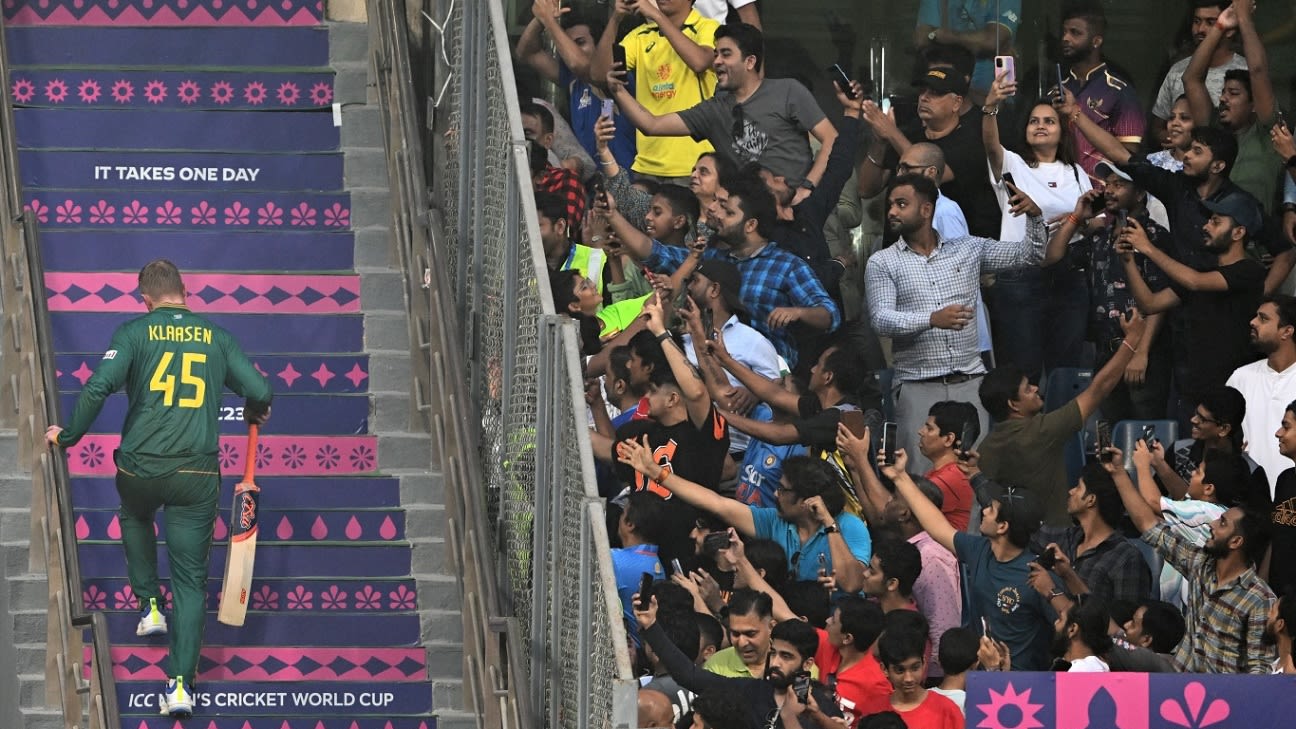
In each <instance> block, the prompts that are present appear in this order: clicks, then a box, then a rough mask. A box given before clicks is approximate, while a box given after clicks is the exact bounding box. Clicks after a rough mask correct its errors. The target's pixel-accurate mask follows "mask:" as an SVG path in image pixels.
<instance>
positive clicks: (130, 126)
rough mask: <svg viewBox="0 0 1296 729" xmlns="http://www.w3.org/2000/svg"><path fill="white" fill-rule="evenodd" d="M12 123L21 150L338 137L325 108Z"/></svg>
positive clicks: (244, 148)
mask: <svg viewBox="0 0 1296 729" xmlns="http://www.w3.org/2000/svg"><path fill="white" fill-rule="evenodd" d="M177 114H183V115H184V116H176V115H177ZM14 124H15V126H16V129H17V138H18V146H19V147H20V148H22V149H94V150H103V149H134V150H168V149H180V150H186V151H190V152H279V153H286V152H336V151H337V150H338V149H340V147H339V146H338V145H339V141H340V140H341V132H340V130H339V128H338V127H335V126H333V114H332V113H331V112H329V111H325V110H320V111H294V112H287V111H285V112H278V113H273V114H268V113H266V112H264V111H193V110H180V109H172V110H167V109H161V110H157V109H112V110H109V109H15V110H14Z"/></svg>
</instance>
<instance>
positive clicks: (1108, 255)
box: [1044, 162, 1170, 423]
mask: <svg viewBox="0 0 1296 729" xmlns="http://www.w3.org/2000/svg"><path fill="white" fill-rule="evenodd" d="M1095 172H1096V174H1097V175H1098V177H1099V178H1100V179H1102V180H1103V182H1104V183H1105V184H1104V185H1103V189H1102V191H1101V192H1099V191H1098V190H1093V191H1091V192H1088V193H1085V194H1084V195H1081V196H1080V199H1079V200H1077V201H1076V207H1075V212H1073V213H1072V214H1071V215H1068V216H1067V217H1066V218H1065V219H1063V221H1062V225H1061V226H1060V227H1059V228H1058V229H1057V231H1056V232H1054V233H1053V238H1052V240H1050V241H1049V247H1048V250H1047V251H1046V252H1045V253H1044V265H1045V266H1049V265H1052V264H1053V263H1056V262H1057V261H1060V260H1061V259H1062V258H1063V257H1064V256H1067V255H1069V254H1068V250H1069V249H1070V250H1074V251H1075V252H1076V253H1078V254H1079V255H1081V256H1083V265H1084V267H1085V268H1086V269H1088V271H1089V338H1090V341H1092V342H1093V344H1094V355H1095V356H1094V364H1093V368H1094V370H1095V371H1097V370H1101V369H1102V368H1103V366H1104V365H1106V364H1107V362H1108V360H1110V359H1111V358H1112V357H1114V356H1115V355H1116V352H1117V350H1118V349H1120V347H1121V337H1122V332H1121V327H1120V319H1121V317H1123V316H1125V313H1126V312H1128V311H1129V310H1130V309H1131V308H1133V306H1134V297H1133V296H1132V295H1131V294H1130V291H1129V286H1128V285H1127V284H1126V282H1125V269H1124V267H1123V266H1122V265H1121V256H1120V254H1118V253H1117V252H1116V245H1115V244H1116V239H1117V238H1118V237H1119V236H1120V235H1121V233H1123V232H1124V229H1125V226H1124V221H1125V220H1126V219H1127V218H1133V219H1135V220H1137V221H1139V223H1140V224H1141V225H1142V226H1143V230H1144V231H1146V232H1147V235H1148V239H1149V240H1150V241H1151V242H1152V245H1154V246H1156V247H1158V248H1159V247H1161V246H1165V245H1169V242H1170V231H1168V230H1166V229H1165V228H1163V227H1162V226H1160V225H1158V224H1157V223H1155V222H1153V221H1152V218H1151V217H1150V216H1149V215H1148V210H1147V192H1146V191H1144V190H1143V189H1142V188H1140V187H1139V186H1138V185H1136V184H1134V181H1133V180H1131V179H1130V176H1129V174H1128V173H1126V172H1124V171H1122V170H1121V169H1119V168H1117V167H1115V166H1114V165H1112V164H1111V163H1109V162H1099V163H1098V167H1097V169H1096V170H1095ZM1099 203H1101V204H1102V208H1101V214H1099V212H1100V211H1099V208H1098V205H1099ZM1091 221H1094V223H1095V224H1091ZM1097 221H1101V222H1100V223H1098V222H1097ZM1077 233H1079V234H1081V235H1082V238H1081V239H1080V241H1079V243H1077V244H1076V245H1075V246H1074V247H1072V246H1071V245H1070V241H1071V239H1072V238H1073V237H1074V236H1075V235H1076V234H1077ZM1135 259H1136V261H1135V262H1136V264H1137V265H1138V267H1139V271H1140V272H1141V273H1142V275H1143V280H1144V281H1145V282H1147V285H1148V288H1150V289H1151V290H1153V291H1160V290H1161V289H1163V288H1165V286H1166V281H1165V275H1164V274H1162V273H1161V269H1159V268H1157V267H1156V266H1154V265H1152V263H1151V262H1150V261H1148V259H1147V256H1135ZM1145 318H1146V320H1147V330H1146V331H1145V332H1144V334H1143V341H1142V343H1141V344H1140V345H1139V348H1138V351H1137V352H1135V353H1134V356H1133V358H1132V359H1131V360H1130V363H1129V364H1128V365H1126V367H1125V375H1124V377H1122V378H1121V380H1120V382H1118V383H1117V384H1116V387H1115V389H1113V390H1112V391H1111V393H1110V394H1109V395H1107V397H1106V398H1105V399H1104V400H1103V401H1102V405H1101V407H1102V412H1103V418H1104V419H1106V420H1110V421H1112V422H1113V423H1118V422H1120V421H1122V420H1128V419H1139V420H1153V419H1156V418H1162V417H1165V406H1166V399H1167V398H1168V397H1169V395H1170V335H1169V334H1166V335H1165V336H1158V334H1160V332H1161V328H1162V325H1163V323H1164V322H1163V320H1164V319H1165V316H1164V315H1162V314H1151V315H1149V316H1147V317H1145Z"/></svg>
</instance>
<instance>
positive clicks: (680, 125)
mask: <svg viewBox="0 0 1296 729" xmlns="http://www.w3.org/2000/svg"><path fill="white" fill-rule="evenodd" d="M607 89H608V95H610V96H611V97H612V99H613V100H614V101H616V103H617V106H618V107H620V108H621V113H622V114H623V115H624V116H625V118H627V119H629V120H630V122H631V123H632V124H634V125H635V127H636V128H638V129H639V131H641V132H643V133H644V134H647V135H648V136H650V137H687V136H688V135H689V128H688V125H687V124H685V123H684V120H683V119H682V118H680V115H679V114H676V113H674V112H671V113H670V114H664V115H662V116H657V115H656V114H653V113H652V112H651V111H648V110H647V109H645V108H644V105H643V104H640V103H639V100H638V99H636V98H635V96H634V93H633V92H631V91H630V89H629V88H627V87H626V84H625V74H624V69H622V68H620V67H617V68H614V69H612V70H611V71H608V73H607Z"/></svg>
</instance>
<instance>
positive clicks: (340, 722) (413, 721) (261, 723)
mask: <svg viewBox="0 0 1296 729" xmlns="http://www.w3.org/2000/svg"><path fill="white" fill-rule="evenodd" d="M208 715H209V712H208V711H207V710H206V709H204V710H202V711H201V712H200V713H199V715H198V719H199V720H198V721H190V722H187V724H188V726H189V727H192V729H436V718H435V717H417V716H398V717H395V718H391V719H384V718H382V717H351V716H330V717H323V718H316V717H309V718H306V717H289V718H287V719H280V718H273V717H255V716H254V717H249V718H244V717H242V716H238V717H217V718H216V719H214V720H210V719H208ZM175 725H176V720H175V719H169V718H164V717H160V716H157V717H143V718H140V717H135V716H132V717H130V722H122V729H176V726H175ZM182 726H183V725H182Z"/></svg>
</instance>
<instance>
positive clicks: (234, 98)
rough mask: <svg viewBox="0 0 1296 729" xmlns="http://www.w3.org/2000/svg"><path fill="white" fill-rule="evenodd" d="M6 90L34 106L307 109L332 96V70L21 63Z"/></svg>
mask: <svg viewBox="0 0 1296 729" xmlns="http://www.w3.org/2000/svg"><path fill="white" fill-rule="evenodd" d="M9 91H10V95H11V98H12V99H13V100H14V103H15V104H17V105H19V106H27V107H38V108H39V107H50V108H76V109H132V108H133V109H189V110H195V111H201V110H211V109H228V110H238V109H245V110H275V109H311V108H318V107H326V106H328V105H329V104H330V103H331V102H332V101H333V73H332V72H330V71H316V72H313V73H300V72H298V73H294V72H283V71H158V70H152V71H127V70H117V69H114V70H112V71H102V70H91V69H58V70H53V69H22V70H15V71H13V73H12V76H11V77H10V81H9ZM24 173H26V170H25V169H24Z"/></svg>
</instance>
